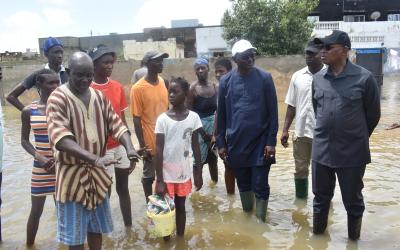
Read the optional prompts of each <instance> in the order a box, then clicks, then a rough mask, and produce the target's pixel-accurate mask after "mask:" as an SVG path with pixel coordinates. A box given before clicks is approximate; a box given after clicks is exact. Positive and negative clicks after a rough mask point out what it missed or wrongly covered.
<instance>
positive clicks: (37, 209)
mask: <svg viewBox="0 0 400 250" xmlns="http://www.w3.org/2000/svg"><path fill="white" fill-rule="evenodd" d="M59 85H60V79H59V77H58V75H57V73H55V72H54V71H52V70H50V69H42V70H40V71H38V72H37V74H36V86H37V88H38V90H39V94H40V100H39V101H35V102H33V103H32V104H30V105H28V106H26V107H25V108H24V109H23V110H22V113H21V121H22V128H21V145H22V147H23V148H24V149H25V150H26V151H27V152H28V153H29V154H31V155H32V156H33V157H34V162H33V168H32V179H31V200H32V207H31V212H30V214H29V219H28V225H27V234H26V236H27V237H26V244H27V245H28V246H30V245H33V244H34V242H35V237H36V233H37V230H38V227H39V220H40V216H41V215H42V212H43V206H44V202H45V201H46V196H47V195H54V191H55V181H56V177H55V162H54V159H53V152H52V150H51V147H50V143H49V136H48V132H47V121H46V103H47V99H48V98H49V95H50V94H51V92H53V90H55V89H56V88H57V87H58V86H59ZM31 129H32V132H33V135H34V138H35V146H33V145H32V143H31V142H30V141H29V134H30V131H31Z"/></svg>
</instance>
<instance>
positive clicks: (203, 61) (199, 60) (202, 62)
mask: <svg viewBox="0 0 400 250" xmlns="http://www.w3.org/2000/svg"><path fill="white" fill-rule="evenodd" d="M196 65H206V66H207V67H208V60H207V59H206V58H202V57H200V58H197V59H196V61H195V62H194V65H193V67H196Z"/></svg>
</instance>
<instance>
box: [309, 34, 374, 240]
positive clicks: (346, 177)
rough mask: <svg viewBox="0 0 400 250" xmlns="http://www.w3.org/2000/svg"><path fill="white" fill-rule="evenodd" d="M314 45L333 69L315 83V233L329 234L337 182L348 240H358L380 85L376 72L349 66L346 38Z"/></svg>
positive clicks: (329, 38)
mask: <svg viewBox="0 0 400 250" xmlns="http://www.w3.org/2000/svg"><path fill="white" fill-rule="evenodd" d="M314 42H315V43H317V44H321V45H323V48H322V50H321V58H322V62H323V63H325V64H326V65H328V68H327V69H323V70H321V71H320V72H318V73H317V74H315V75H314V80H313V108H314V111H315V117H316V125H315V129H314V138H313V144H312V180H313V193H314V195H315V197H314V202H313V207H314V211H313V224H314V226H313V232H314V234H322V233H324V232H325V229H326V226H327V220H328V213H329V205H330V203H331V200H332V197H333V194H334V191H335V183H336V176H337V178H338V181H339V186H340V191H341V193H342V200H343V203H344V206H345V208H346V211H347V229H348V237H349V238H350V239H351V240H357V239H359V238H360V231H361V222H362V216H363V213H364V209H365V205H364V199H363V195H362V189H363V187H364V183H363V177H364V172H365V167H366V164H368V163H370V162H371V154H370V150H369V136H370V135H371V134H372V132H373V131H374V129H375V127H376V125H377V124H378V122H379V118H380V115H381V112H380V98H379V89H378V84H377V82H376V80H375V78H374V76H373V74H372V73H371V72H369V71H368V70H366V69H364V68H362V67H360V66H358V65H355V64H353V63H352V62H350V61H349V60H348V52H349V51H350V49H351V42H350V38H349V36H348V34H347V33H346V32H343V31H340V30H334V31H333V33H332V34H331V35H328V36H326V37H325V38H316V39H314Z"/></svg>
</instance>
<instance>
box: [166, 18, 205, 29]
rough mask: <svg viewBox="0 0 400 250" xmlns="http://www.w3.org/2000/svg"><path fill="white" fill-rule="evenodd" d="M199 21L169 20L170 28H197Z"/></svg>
mask: <svg viewBox="0 0 400 250" xmlns="http://www.w3.org/2000/svg"><path fill="white" fill-rule="evenodd" d="M198 26H199V19H179V20H171V28H186V27H198Z"/></svg>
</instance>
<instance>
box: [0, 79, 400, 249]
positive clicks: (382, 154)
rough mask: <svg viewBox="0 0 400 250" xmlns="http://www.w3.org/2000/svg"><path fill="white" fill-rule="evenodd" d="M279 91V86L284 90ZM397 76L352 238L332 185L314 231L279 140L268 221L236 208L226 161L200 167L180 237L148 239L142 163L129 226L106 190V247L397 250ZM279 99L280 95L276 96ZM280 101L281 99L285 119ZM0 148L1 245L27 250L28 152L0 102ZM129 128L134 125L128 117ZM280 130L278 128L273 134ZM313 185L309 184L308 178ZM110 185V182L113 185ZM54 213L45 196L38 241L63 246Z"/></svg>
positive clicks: (385, 99) (387, 88)
mask: <svg viewBox="0 0 400 250" xmlns="http://www.w3.org/2000/svg"><path fill="white" fill-rule="evenodd" d="M283 95H285V93H278V96H283ZM399 96H400V77H387V78H385V82H384V85H383V88H382V118H381V121H380V124H379V125H378V127H377V129H376V131H375V132H374V134H373V135H372V137H371V151H372V163H371V164H369V165H368V167H367V170H366V173H365V178H364V184H365V188H364V196H365V202H366V210H365V216H364V220H363V227H362V233H361V240H360V241H359V242H358V243H355V242H351V241H348V240H347V226H346V225H347V216H346V212H345V209H344V207H343V204H342V202H341V195H340V190H339V188H336V192H335V197H334V199H333V201H332V206H331V211H330V215H329V225H328V229H327V231H326V233H325V234H323V235H320V236H314V235H313V234H312V193H311V187H310V190H309V197H308V199H307V200H305V201H300V200H295V199H294V183H293V171H294V167H293V158H292V149H291V147H289V148H288V149H283V148H282V147H281V146H280V145H278V146H277V164H276V165H275V166H273V167H272V169H271V172H270V186H271V196H270V202H269V207H268V213H267V223H259V222H258V221H257V220H256V219H255V216H249V215H248V214H245V213H243V212H242V210H241V205H240V199H239V195H238V194H236V195H231V196H227V195H226V190H225V186H224V167H223V164H222V163H220V168H219V182H218V183H217V185H210V184H209V183H208V182H209V181H210V178H209V174H208V171H204V183H205V184H204V187H203V189H202V190H201V191H200V192H194V193H193V194H192V195H191V197H189V198H188V199H187V202H186V204H187V205H186V208H187V226H186V235H185V237H184V238H183V239H176V237H175V236H173V238H172V239H171V241H170V242H167V243H165V242H164V241H163V240H162V239H151V238H149V235H148V233H147V231H146V228H147V220H146V216H145V210H146V205H145V201H144V197H143V194H142V187H141V183H140V177H141V167H142V166H138V167H137V168H136V170H135V171H134V173H133V174H132V175H131V176H130V186H129V188H130V194H131V199H132V213H133V227H132V228H130V229H126V228H125V227H124V226H123V222H122V217H121V213H120V210H119V205H118V197H117V195H116V192H115V190H113V192H112V196H111V208H112V212H113V220H114V231H113V232H112V233H111V234H109V235H107V236H105V237H104V249H267V248H268V249H292V250H297V249H300V250H301V249H348V250H355V249H400V237H399V235H400V215H399V213H398V211H400V194H399V190H400V182H399V181H398V177H399V176H400V168H399V167H398V163H399V162H400V154H399V150H398V148H399V147H400V143H399V139H400V129H398V130H393V131H386V130H384V128H386V127H387V126H388V125H390V124H391V123H393V122H395V121H399V114H400V108H399V107H400V100H399ZM281 99H283V98H281ZM285 110H286V107H285V105H284V104H283V103H280V105H279V111H280V121H281V122H283V119H284V113H285ZM4 113H5V114H4V119H5V152H4V167H3V169H4V171H3V187H2V198H3V207H2V223H3V240H4V242H3V243H1V244H0V249H25V230H26V222H27V218H28V215H29V210H30V175H31V167H32V158H31V157H30V156H29V155H27V154H26V153H25V152H24V150H23V149H22V147H21V146H20V126H21V125H20V117H19V116H20V114H19V112H17V111H16V110H15V109H13V108H10V107H9V106H7V107H5V108H4ZM130 127H131V128H133V126H132V124H130ZM279 136H280V135H278V137H279ZM310 186H311V185H310ZM113 188H114V187H113ZM55 229H56V214H55V210H54V204H53V202H52V201H51V199H47V202H46V204H45V209H44V211H43V215H42V219H41V223H40V227H39V231H38V234H37V240H36V242H37V243H36V247H35V248H32V249H57V248H60V249H66V248H65V247H61V246H59V245H58V244H57V243H56V241H55V237H56V231H55Z"/></svg>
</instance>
